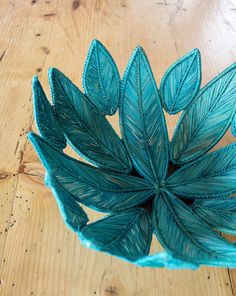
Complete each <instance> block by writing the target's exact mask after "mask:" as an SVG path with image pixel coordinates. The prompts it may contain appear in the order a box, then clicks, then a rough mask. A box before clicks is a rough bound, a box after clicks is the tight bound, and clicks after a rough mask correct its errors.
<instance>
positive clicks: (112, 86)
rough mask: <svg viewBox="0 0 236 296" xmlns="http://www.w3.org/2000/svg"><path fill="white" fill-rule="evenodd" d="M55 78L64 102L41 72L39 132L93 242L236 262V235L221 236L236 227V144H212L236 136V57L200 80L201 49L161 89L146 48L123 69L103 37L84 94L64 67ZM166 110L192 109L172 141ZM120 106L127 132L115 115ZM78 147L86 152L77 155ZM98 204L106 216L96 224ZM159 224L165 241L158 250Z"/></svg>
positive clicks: (62, 189) (64, 194)
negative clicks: (92, 215) (116, 126)
mask: <svg viewBox="0 0 236 296" xmlns="http://www.w3.org/2000/svg"><path fill="white" fill-rule="evenodd" d="M48 79H49V84H50V90H51V97H52V104H51V103H49V101H48V100H47V98H46V95H45V93H44V91H43V88H42V87H41V85H40V82H39V80H38V78H37V77H34V78H33V82H32V89H33V99H34V112H35V114H34V115H35V122H36V126H37V129H38V131H39V135H36V134H35V133H33V132H31V133H29V134H28V138H29V140H30V141H31V143H32V144H33V146H34V148H35V150H36V152H37V154H38V156H39V158H40V160H41V162H42V164H43V165H44V167H45V169H46V177H45V182H46V184H47V186H49V187H50V188H51V190H52V192H53V195H54V196H55V198H56V201H57V203H58V206H59V209H60V211H61V214H62V216H63V218H64V220H65V223H66V224H67V225H68V227H70V228H71V229H72V230H73V231H75V232H76V233H78V236H79V239H80V240H81V242H82V243H83V244H84V245H85V246H87V247H90V248H93V249H95V250H98V251H102V252H106V253H109V254H111V255H115V256H117V257H119V258H122V259H124V260H126V261H128V262H131V263H133V264H136V265H138V266H142V267H145V266H146V267H156V268H161V267H165V268H169V269H179V268H190V269H196V268H198V267H199V266H201V265H209V266H220V267H236V244H234V243H232V242H230V241H229V240H227V239H226V238H224V237H223V236H222V235H221V234H222V233H228V234H233V235H235V234H236V197H234V194H235V193H236V144H235V143H234V144H231V145H229V146H227V147H224V148H221V149H219V150H217V151H215V152H209V151H210V150H211V149H212V148H213V147H214V145H216V144H217V143H218V142H219V141H220V139H221V138H222V137H223V136H224V134H225V133H226V131H227V130H228V129H229V127H230V126H232V128H231V130H232V133H233V135H236V132H235V130H236V128H235V126H236V123H235V122H236V118H235V108H236V64H233V65H232V66H230V67H229V68H227V69H226V70H225V71H223V72H222V73H220V74H219V75H218V76H217V77H216V78H214V79H213V80H212V81H211V82H209V83H208V84H207V85H206V86H204V87H203V88H202V89H200V83H201V57H200V53H199V51H198V50H197V49H194V50H193V51H191V52H190V53H188V54H186V55H185V56H183V57H182V58H180V59H179V60H178V61H177V62H176V63H174V64H173V65H172V66H171V67H170V68H169V69H168V70H167V71H166V73H165V74H164V76H163V78H162V80H161V85H160V91H159V90H158V87H157V85H156V82H155V79H154V76H153V73H152V70H151V67H150V64H149V62H148V59H147V56H146V54H145V52H144V50H143V49H142V48H140V47H137V48H136V49H135V50H134V52H133V55H132V56H131V58H130V61H129V63H128V66H127V68H126V71H125V73H124V76H123V78H122V79H120V75H119V72H118V70H117V67H116V64H115V62H114V60H113V58H112V57H111V55H110V53H109V52H108V51H107V49H106V48H105V47H104V46H103V45H102V44H101V43H100V42H99V41H97V40H95V41H93V42H92V45H91V47H90V50H89V53H88V57H87V59H86V62H85V68H84V73H83V88H84V92H82V91H81V90H80V89H79V88H78V87H77V86H76V85H75V84H73V83H72V82H71V81H70V80H69V79H68V78H67V77H66V76H65V75H64V74H63V73H61V72H60V71H59V70H57V69H55V68H51V69H49V72H48ZM163 109H165V110H166V112H168V113H169V114H176V113H178V112H180V111H182V114H181V116H180V119H179V122H178V124H177V126H176V128H175V131H174V135H173V138H172V140H169V137H168V132H167V126H166V121H165V117H164V113H163ZM117 110H118V112H119V120H120V129H121V135H122V138H120V137H119V136H118V135H117V134H116V132H115V131H114V130H113V128H112V126H111V125H110V123H109V121H108V120H107V117H108V116H109V115H113V114H114V113H115V112H116V111H117ZM67 145H70V146H71V147H72V148H73V149H74V150H75V151H76V152H77V153H78V154H79V155H80V156H82V158H83V159H84V160H86V162H83V161H79V160H76V159H74V158H72V157H70V156H68V155H66V154H65V153H64V152H63V150H64V149H65V147H66V146H67ZM81 205H83V206H84V207H83V208H82V207H81ZM86 207H89V208H92V209H93V210H95V211H99V212H103V213H106V216H105V217H104V218H102V219H99V220H97V221H95V222H90V223H89V218H88V216H87V214H86V212H85V210H84V209H85V208H86ZM153 234H154V235H155V237H156V239H157V240H158V241H159V243H160V244H161V246H162V248H163V250H164V251H160V252H157V253H155V254H150V245H151V241H152V237H153Z"/></svg>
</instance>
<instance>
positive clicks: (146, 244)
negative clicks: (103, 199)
mask: <svg viewBox="0 0 236 296" xmlns="http://www.w3.org/2000/svg"><path fill="white" fill-rule="evenodd" d="M79 237H80V239H81V241H82V242H83V244H85V245H86V246H87V247H90V248H93V249H95V250H99V251H103V252H107V253H109V254H112V255H116V256H118V257H122V258H125V259H127V260H130V261H133V260H137V259H138V258H139V257H142V256H144V255H147V254H148V252H149V249H150V243H151V238H152V226H151V221H150V218H149V214H148V213H147V212H146V211H145V210H144V209H139V208H133V209H130V210H127V211H123V212H119V213H116V214H113V215H111V216H108V217H106V218H103V219H101V220H98V221H96V222H94V223H91V224H88V225H87V226H85V227H84V228H83V229H82V231H81V232H80V233H79Z"/></svg>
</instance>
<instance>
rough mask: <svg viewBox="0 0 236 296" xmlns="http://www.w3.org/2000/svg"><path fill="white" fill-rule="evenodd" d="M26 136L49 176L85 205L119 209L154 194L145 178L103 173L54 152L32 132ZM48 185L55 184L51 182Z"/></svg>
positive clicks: (108, 209)
mask: <svg viewBox="0 0 236 296" xmlns="http://www.w3.org/2000/svg"><path fill="white" fill-rule="evenodd" d="M29 139H30V141H31V142H32V144H33V145H34V147H35V150H36V151H37V153H38V155H39V157H40V159H41V161H42V163H43V165H44V166H45V168H46V169H47V171H48V173H49V175H50V176H51V177H53V179H55V180H56V181H57V183H58V184H59V185H60V186H61V187H62V188H63V189H64V190H65V191H66V192H68V193H69V194H71V195H73V196H74V198H75V199H76V200H77V201H78V202H81V203H83V204H85V205H86V206H88V207H91V208H94V209H96V210H98V211H104V212H112V211H118V210H121V209H126V208H130V207H134V206H136V205H140V204H143V203H145V202H146V201H147V200H149V199H150V198H151V197H152V196H153V194H154V187H153V185H151V184H150V183H149V182H148V181H146V180H144V179H141V178H138V177H132V176H127V175H118V174H117V175H113V174H111V173H105V172H104V171H101V170H99V169H97V168H95V167H92V166H89V165H87V164H85V163H82V162H80V161H78V160H75V159H73V158H71V157H69V156H67V155H65V154H64V153H61V152H59V151H57V150H56V149H54V148H53V147H52V146H50V145H49V144H48V143H47V142H46V141H44V140H43V139H42V138H40V137H39V136H37V135H35V134H33V133H31V134H29ZM49 185H50V186H51V187H52V188H53V187H54V183H51V184H50V182H49Z"/></svg>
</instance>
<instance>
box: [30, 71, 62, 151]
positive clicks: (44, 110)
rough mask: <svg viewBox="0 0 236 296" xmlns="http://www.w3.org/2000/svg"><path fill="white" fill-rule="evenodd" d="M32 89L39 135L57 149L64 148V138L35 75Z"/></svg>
mask: <svg viewBox="0 0 236 296" xmlns="http://www.w3.org/2000/svg"><path fill="white" fill-rule="evenodd" d="M32 90H33V101H34V117H35V123H36V126H37V129H38V131H39V133H40V135H41V136H42V137H43V138H45V139H46V140H48V141H49V142H50V143H52V144H53V145H54V146H55V147H57V148H58V149H61V150H62V149H64V148H65V147H66V139H65V137H64V135H63V133H62V131H61V129H60V127H59V124H58V122H57V119H56V115H55V113H54V110H53V108H52V106H51V105H50V103H49V102H48V100H47V97H46V95H45V93H44V91H43V88H42V86H41V84H40V82H39V81H38V77H37V76H35V77H34V78H33V81H32Z"/></svg>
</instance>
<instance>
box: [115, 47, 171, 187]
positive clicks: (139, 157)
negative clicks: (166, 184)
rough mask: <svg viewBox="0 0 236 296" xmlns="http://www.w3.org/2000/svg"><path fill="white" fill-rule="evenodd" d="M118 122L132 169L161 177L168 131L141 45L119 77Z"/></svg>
mask: <svg viewBox="0 0 236 296" xmlns="http://www.w3.org/2000/svg"><path fill="white" fill-rule="evenodd" d="M123 87H124V89H123V95H122V100H121V114H120V118H121V125H122V135H123V137H124V140H125V144H126V146H127V148H128V151H129V153H130V155H131V158H132V159H133V162H134V165H135V167H136V169H137V170H138V171H139V172H140V173H141V174H142V175H143V176H145V177H147V178H149V179H151V180H153V181H158V180H162V179H163V178H165V176H166V173H167V167H168V135H167V130H166V123H165V118H164V114H163V110H162V107H161V103H160V98H159V94H158V90H157V87H156V83H155V80H154V77H153V74H152V71H151V68H150V65H149V63H148V60H147V57H146V55H145V53H144V51H143V49H142V48H139V47H138V48H136V49H135V51H134V53H133V55H132V57H131V59H130V62H129V65H128V67H127V69H126V72H125V74H124V78H123Z"/></svg>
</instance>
